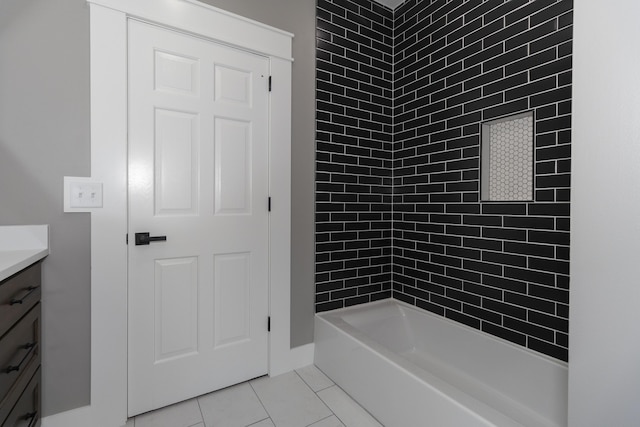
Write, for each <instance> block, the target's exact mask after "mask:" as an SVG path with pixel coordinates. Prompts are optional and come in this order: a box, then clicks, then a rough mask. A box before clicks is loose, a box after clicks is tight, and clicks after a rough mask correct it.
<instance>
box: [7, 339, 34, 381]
mask: <svg viewBox="0 0 640 427" xmlns="http://www.w3.org/2000/svg"><path fill="white" fill-rule="evenodd" d="M36 344H37V343H35V342H30V343H28V344H25V345H23V346H20V350H28V351H27V352H26V353H25V354H24V356H23V357H22V360H21V361H20V363H18V364H17V365H9V366H7V367H6V368H5V369H4V371H3V372H4V373H5V374H10V373H11V372H13V371H19V370H20V368H21V367H22V364H23V363H24V362H25V361H26V360H27V359H28V358H29V355H30V354H31V352H32V351H33V349H34V348H36Z"/></svg>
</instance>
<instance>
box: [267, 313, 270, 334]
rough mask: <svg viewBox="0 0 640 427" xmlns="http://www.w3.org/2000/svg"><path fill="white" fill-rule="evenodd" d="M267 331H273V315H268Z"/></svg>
mask: <svg viewBox="0 0 640 427" xmlns="http://www.w3.org/2000/svg"><path fill="white" fill-rule="evenodd" d="M267 332H271V316H269V317H267Z"/></svg>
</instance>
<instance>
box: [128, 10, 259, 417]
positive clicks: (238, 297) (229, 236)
mask: <svg viewBox="0 0 640 427" xmlns="http://www.w3.org/2000/svg"><path fill="white" fill-rule="evenodd" d="M268 70H269V62H268V59H266V58H263V57H260V56H257V55H253V54H250V53H247V52H242V51H239V50H235V49H232V48H228V47H225V46H222V45H218V44H215V43H213V42H210V41H207V40H203V39H200V38H196V37H193V36H189V35H185V34H181V33H178V32H173V31H171V30H167V29H162V28H158V27H154V26H152V25H149V24H144V23H141V22H136V21H131V22H130V23H129V113H128V114H129V233H130V234H131V235H133V234H134V233H137V232H149V233H150V234H151V236H158V235H162V236H166V241H155V242H151V243H150V244H149V245H142V246H136V245H133V240H134V239H133V238H130V239H129V242H130V246H129V415H130V416H133V415H136V414H139V413H142V412H146V411H149V410H153V409H156V408H159V407H162V406H166V405H169V404H172V403H175V402H178V401H182V400H185V399H189V398H191V397H194V396H198V395H201V394H204V393H208V392H210V391H213V390H216V389H219V388H223V387H227V386H229V385H232V384H235V383H238V382H242V381H245V380H247V379H251V378H254V377H257V376H260V375H263V374H265V373H267V346H268V334H267V329H266V323H267V316H268V255H269V254H268V243H269V242H268V212H267V198H268V166H269V163H268V162H269V160H268V158H269V156H268V153H269V152H268V138H267V135H268V114H269V110H268V108H269V107H268V85H267V80H268ZM130 237H132V236H130Z"/></svg>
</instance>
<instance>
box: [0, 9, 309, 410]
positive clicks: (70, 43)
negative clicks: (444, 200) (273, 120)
mask: <svg viewBox="0 0 640 427" xmlns="http://www.w3.org/2000/svg"><path fill="white" fill-rule="evenodd" d="M208 3H210V4H212V5H214V6H218V7H220V8H223V9H227V10H229V11H232V12H236V13H239V14H242V15H245V16H248V17H250V18H252V19H255V20H257V21H261V22H264V23H267V24H270V25H273V26H276V27H279V28H282V29H285V30H287V31H290V32H293V33H295V35H296V38H295V40H294V51H293V55H294V57H295V59H296V61H295V63H294V64H293V98H294V99H293V110H294V113H293V153H292V159H293V172H292V174H293V212H292V234H293V247H292V297H291V299H292V313H291V315H292V331H291V339H292V346H293V347H295V346H299V345H303V344H307V343H310V342H312V341H313V271H314V264H313V262H314V260H313V223H314V201H313V191H314V187H313V185H314V184H313V180H314V175H313V174H314V149H315V145H314V129H315V128H314V126H315V125H314V108H315V106H314V89H315V52H314V48H315V40H314V37H315V1H314V0H304V1H295V2H291V1H287V0H260V1H257V0H253V1H251V0H242V1H239V0H208ZM88 9H89V8H88V6H87V5H86V3H85V1H84V0H56V1H51V0H0V58H2V59H1V60H0V200H1V201H2V202H1V203H0V225H9V224H44V223H46V224H51V255H50V256H49V257H48V259H47V260H46V261H45V263H44V270H43V280H44V285H43V303H44V304H43V344H44V351H43V368H44V373H43V415H44V416H47V415H52V414H55V413H58V412H62V411H65V410H69V409H74V408H77V407H80V406H84V405H87V404H89V400H90V362H91V356H90V320H91V319H90V218H89V215H88V214H77V213H75V214H69V213H67V214H64V213H63V212H62V177H63V176H65V175H69V176H89V175H90V134H89V14H88Z"/></svg>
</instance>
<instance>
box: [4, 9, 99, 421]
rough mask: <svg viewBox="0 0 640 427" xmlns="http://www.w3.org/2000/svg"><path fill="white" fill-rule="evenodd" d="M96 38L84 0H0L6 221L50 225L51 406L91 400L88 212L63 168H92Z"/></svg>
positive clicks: (47, 405) (79, 171) (46, 270)
mask: <svg viewBox="0 0 640 427" xmlns="http://www.w3.org/2000/svg"><path fill="white" fill-rule="evenodd" d="M88 37H89V15H88V7H87V6H86V5H85V3H84V1H82V0H64V1H62V0H58V1H51V0H28V1H26V0H2V1H0V58H2V59H0V201H1V202H0V224H1V225H9V224H51V235H50V240H51V255H50V256H49V257H48V259H46V260H45V262H44V264H43V295H42V300H43V311H42V331H43V334H42V339H43V359H42V364H43V378H42V382H43V402H42V403H43V413H44V415H50V414H53V413H56V412H60V411H63V410H66V409H71V408H75V407H79V406H84V405H87V404H88V403H89V386H90V382H89V375H90V362H91V359H90V327H91V325H90V269H89V264H90V222H89V221H90V219H89V216H88V214H63V213H62V177H63V176H64V175H80V176H83V175H84V176H86V175H88V174H89V168H90V161H89V149H90V146H89V38H88Z"/></svg>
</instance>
